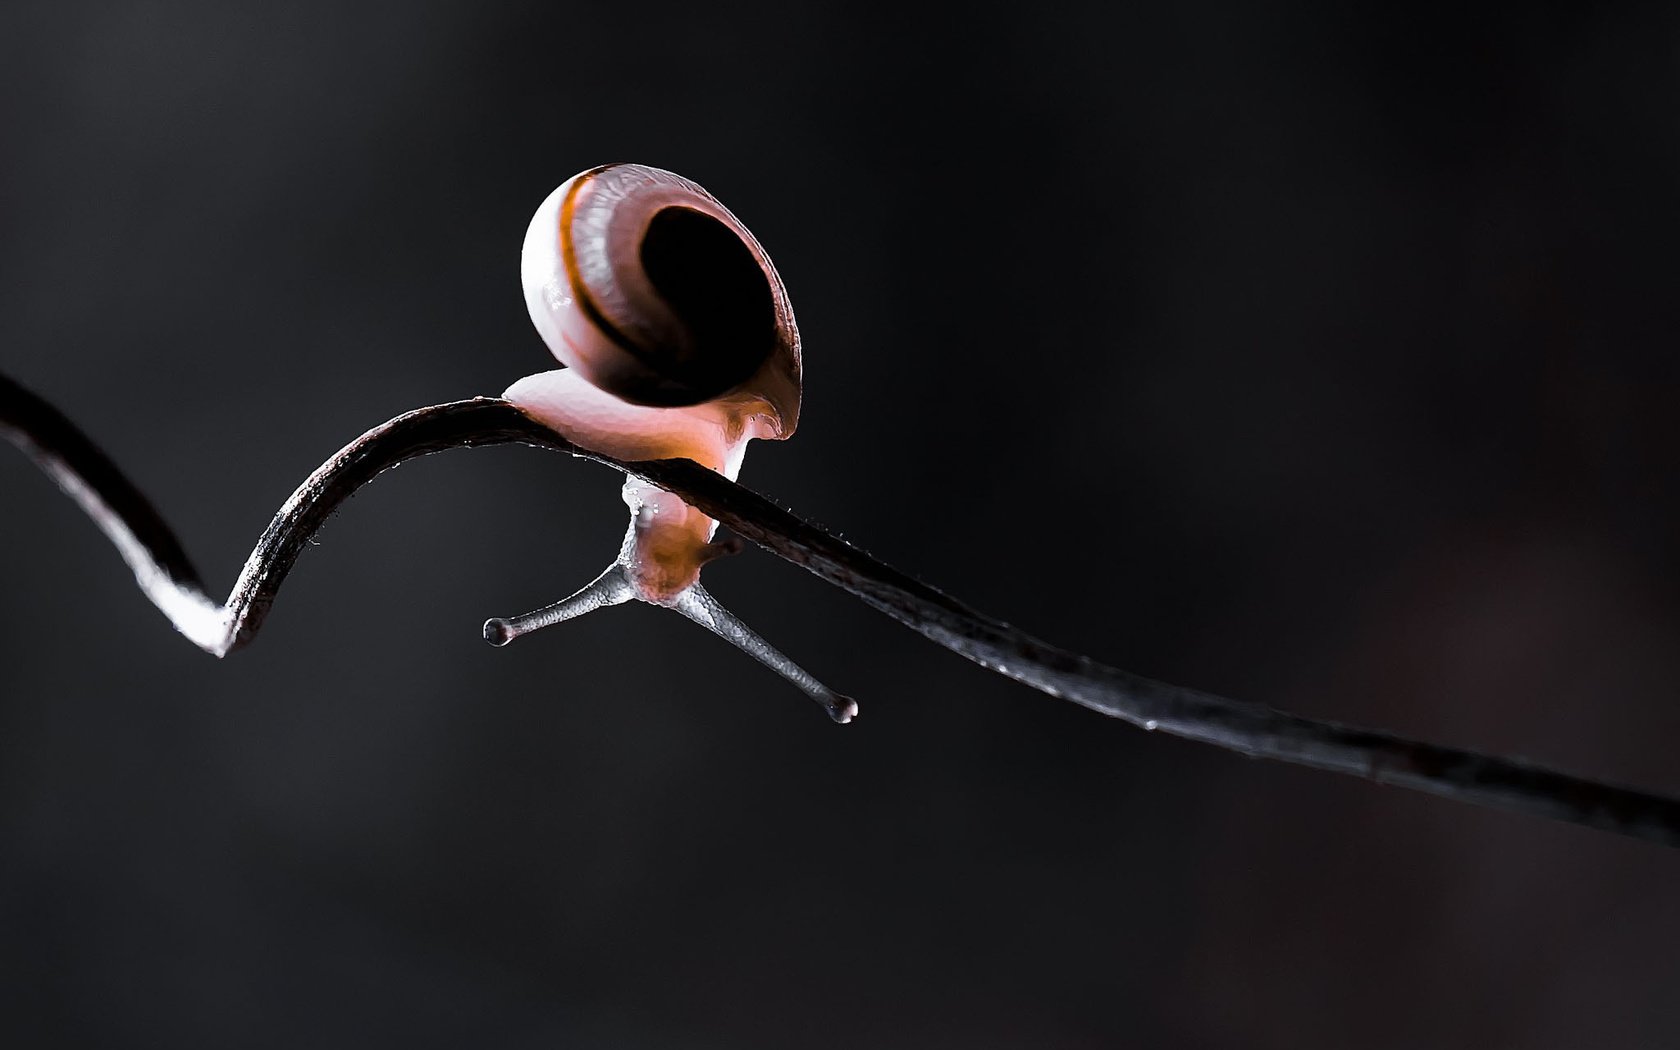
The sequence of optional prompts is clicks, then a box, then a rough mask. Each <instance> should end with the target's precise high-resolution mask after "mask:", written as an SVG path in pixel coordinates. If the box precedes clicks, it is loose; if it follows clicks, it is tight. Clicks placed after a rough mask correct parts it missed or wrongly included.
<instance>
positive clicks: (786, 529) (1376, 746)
mask: <svg viewBox="0 0 1680 1050" xmlns="http://www.w3.org/2000/svg"><path fill="white" fill-rule="evenodd" d="M0 432H3V433H4V434H5V436H6V437H8V438H9V439H11V440H12V441H13V442H14V443H15V444H17V445H18V446H19V447H20V448H22V449H23V450H24V451H25V452H26V453H28V454H29V455H30V456H31V457H32V458H33V459H34V460H35V461H36V462H37V463H38V464H40V466H41V467H42V468H43V469H44V470H45V471H46V472H47V473H48V474H50V475H51V476H52V477H53V478H54V480H56V481H57V482H58V484H59V486H60V487H61V488H63V489H64V491H65V492H66V493H67V494H68V495H69V496H70V497H71V498H72V499H74V500H75V501H76V502H77V503H78V504H80V505H81V507H82V509H83V510H85V511H86V512H87V513H88V514H89V516H90V517H92V518H93V520H94V521H95V522H96V523H97V524H98V525H99V527H100V528H101V529H102V530H104V532H105V534H106V535H107V536H108V537H110V539H111V541H112V542H113V543H114V544H115V545H116V547H117V549H118V550H119V551H120V552H121V553H122V556H123V558H124V559H125V560H126V561H127V562H128V564H129V566H130V567H131V568H132V569H133V570H134V574H135V577H136V579H137V580H138V581H139V584H140V587H141V589H142V590H144V591H145V593H146V595H147V596H148V597H149V598H151V600H152V601H153V603H154V604H156V605H157V606H158V607H159V608H160V609H162V610H163V612H164V613H165V615H167V616H169V618H170V619H171V621H172V622H174V623H175V625H176V627H177V628H179V629H180V630H181V632H182V633H183V634H185V635H187V637H188V638H190V639H192V640H193V641H194V642H195V643H196V644H198V645H199V646H201V647H202V648H204V649H205V650H206V651H208V652H211V653H213V654H215V655H217V656H221V655H224V654H225V653H228V652H231V651H232V650H234V649H237V648H239V647H241V646H243V645H245V644H247V643H249V642H250V641H251V639H252V638H253V637H254V636H255V634H256V632H257V629H258V628H259V627H260V626H261V625H262V621H263V617H264V616H265V615H266V614H267V612H268V608H269V606H270V605H271V604H272V603H273V601H274V596H275V593H276V592H277V591H278V590H279V588H280V584H281V582H282V581H283V580H284V579H285V577H286V574H287V572H289V571H290V570H291V568H292V565H293V563H294V562H296V561H297V557H298V554H299V553H300V552H301V551H302V549H303V547H304V545H305V544H306V543H307V542H308V540H309V538H310V536H312V535H313V534H314V533H315V531H316V530H317V529H319V528H320V527H321V525H322V524H323V523H324V522H325V521H326V519H327V518H328V517H329V516H330V515H331V514H332V512H333V511H334V510H336V509H337V507H338V506H339V504H341V503H343V502H344V501H345V500H346V499H348V498H349V497H350V496H351V495H352V494H353V493H354V492H355V491H356V490H357V489H359V488H361V487H362V486H363V485H365V484H367V483H368V482H369V481H372V480H373V478H374V477H375V476H376V475H378V474H379V473H380V472H381V471H384V470H387V469H389V468H391V467H394V466H396V465H397V464H399V463H402V462H404V461H406V460H409V459H413V458H415V457H416V456H424V455H428V454H430V453H433V452H441V451H443V450H445V449H451V448H476V447H480V446H485V445H503V444H510V443H519V444H526V445H534V446H536V447H539V448H547V449H552V450H554V451H557V452H567V453H570V454H572V455H574V456H580V457H582V458H585V459H591V460H594V461H595V462H597V463H602V464H605V465H607V466H609V467H613V468H615V469H617V470H621V471H624V472H626V473H630V474H634V475H636V476H637V477H641V478H643V479H645V480H647V481H649V482H652V483H653V484H655V485H657V486H659V487H660V488H663V489H666V490H668V491H670V492H674V493H676V494H677V495H679V496H681V497H682V498H683V499H684V500H686V501H688V502H689V503H691V504H693V505H694V506H696V507H698V508H700V509H701V510H702V511H704V512H705V513H707V514H709V515H711V516H712V517H713V518H716V519H717V520H718V521H721V522H723V523H724V524H725V525H728V526H729V528H730V529H732V530H733V531H734V532H735V533H736V534H737V535H739V536H742V537H744V538H746V539H749V540H752V541H753V542H754V543H757V544H758V545H760V546H761V547H764V548H765V549H766V550H769V551H772V552H773V553H775V554H778V555H780V556H781V557H783V558H785V559H787V560H788V561H790V562H792V563H794V564H795V565H799V566H802V567H804V568H805V569H808V570H809V571H811V572H812V573H815V574H816V575H817V576H819V577H821V578H822V579H824V580H827V581H828V582H829V583H832V584H834V585H835V586H837V587H839V588H841V589H842V590H845V591H846V592H848V593H850V594H852V595H854V596H856V597H858V598H860V599H862V600H863V601H864V602H866V603H867V604H869V605H871V606H873V607H874V608H876V609H879V610H880V611H881V612H884V613H886V614H887V615H888V616H891V617H892V618H893V619H895V620H897V621H899V622H900V623H902V624H905V625H906V626H908V627H910V628H912V629H913V630H915V631H917V632H919V633H921V634H922V635H924V636H926V637H928V638H930V639H932V640H933V641H935V642H937V643H939V644H940V645H943V646H945V647H946V648H947V649H950V650H951V651H953V652H955V653H958V654H960V655H962V656H965V657H967V658H968V659H970V660H973V661H974V662H975V663H978V664H980V665H981V666H983V667H987V668H990V669H991V670H993V671H996V672H998V673H999V674H1002V675H1006V676H1008V677H1010V678H1013V679H1015V680H1016V681H1018V682H1021V683H1023V684H1025V685H1029V686H1032V687H1033V688H1034V689H1038V690H1040V691H1042V692H1045V693H1049V694H1050V695H1051V696H1056V697H1061V698H1063V699H1066V700H1072V701H1073V702H1074V703H1077V704H1081V705H1083V706H1085V707H1088V708H1090V709H1092V710H1093V711H1098V712H1101V713H1102V714H1105V715H1109V716H1111V717H1114V718H1120V719H1124V720H1125V721H1127V722H1130V723H1132V724H1133V725H1137V726H1141V727H1142V728H1144V729H1148V730H1159V731H1161V732H1163V733H1170V734H1172V735H1174V736H1180V737H1185V738H1187V739H1190V740H1200V741H1202V742H1204V743H1209V744H1213V745H1215V746H1218V747H1222V748H1226V749H1227V750H1231V751H1236V752H1239V753H1241V754H1244V755H1248V756H1250V757H1254V758H1270V759H1276V760H1278V761H1282V762H1291V763H1294V764H1296V765H1302V766H1311V767H1313V768H1316V769H1328V770H1333V771H1335V772H1338V773H1349V774H1352V775H1354V776H1358V777H1363V778H1366V779H1368V780H1374V781H1376V782H1378V783H1381V784H1395V785H1399V786H1402V787H1408V788H1413V789H1415V790H1418V791H1425V792H1429V793H1430V794H1435V795H1442V796H1445V797H1447V798H1454V799H1458V800H1459V801H1461V802H1469V803H1472V804H1475V805H1481V806H1491V807H1494V808H1499V809H1507V810H1513V811H1516V812H1521V813H1530V814H1534V815H1537V816H1545V817H1552V818H1555V819H1558V820H1565V821H1570V822H1573V823H1576V824H1583V825H1586V826H1588V827H1593V828H1599V829H1601V830H1605V831H1611V832H1615V833H1617V834H1621V835H1628V836H1632V837H1634V838H1641V839H1647V840H1650V841H1653V842H1660V843H1663V844H1665V845H1669V846H1680V800H1675V799H1671V798H1665V797H1663V796H1660V795H1656V794H1651V793H1647V792H1642V791H1636V790H1632V789H1628V788H1621V787H1615V786H1611V785H1608V784H1603V783H1599V782H1596V781H1592V780H1586V779H1583V778H1580V777H1575V776H1570V775H1568V774H1565V773H1560V772H1557V771H1554V770H1551V769H1546V768H1544V767H1541V766H1537V765H1533V764H1530V763H1526V762H1519V761H1514V760H1511V759H1504V758H1496V757H1493V756H1489V755H1483V754H1478V753H1476V752H1473V751H1465V750H1461V749H1458V748H1450V747H1441V746H1438V745H1435V744H1427V743H1423V742H1421V741H1416V740H1408V739H1406V738H1404V737H1400V736H1396V735H1394V734H1391V733H1386V732H1380V731H1377V730H1370V729H1358V728H1353V727H1349V726H1342V725H1337V724H1334V723H1331V722H1320V721H1314V720H1312V719H1307V718H1301V717H1298V716H1296V715H1291V714H1288V713H1287V712H1283V711H1278V710H1275V709H1273V708H1270V707H1265V706H1263V705H1260V704H1251V703H1244V702H1241V701H1237V700H1228V699H1225V698H1223V697H1219V696H1214V695H1212V694H1209V693H1203V692H1198V691H1196V690H1193V689H1185V688H1182V687H1179V686H1174V685H1167V684H1165V683H1163V682H1156V681H1153V680H1151V679H1148V678H1143V677H1141V676H1139V675H1134V674H1130V673H1128V672H1126V671H1121V670H1118V669H1116V668H1113V667H1108V666H1105V665H1103V664H1100V663H1097V662H1096V661H1094V660H1092V659H1090V658H1089V657H1085V656H1080V655H1079V654H1077V653H1071V652H1068V651H1066V650H1064V649H1058V648H1056V647H1054V646H1051V645H1047V644H1045V643H1044V642H1041V641H1039V640H1038V639H1036V638H1033V637H1032V636H1030V635H1028V634H1026V633H1024V632H1022V631H1019V630H1017V629H1015V628H1013V627H1011V626H1009V625H1008V624H1006V623H1003V622H1001V621H998V620H994V619H992V618H991V617H988V616H985V615H982V614H980V613H978V612H975V611H974V610H972V609H970V608H968V607H967V606H965V605H963V604H961V603H960V602H958V601H956V600H955V599H953V598H951V597H949V596H948V595H946V594H944V593H942V592H940V591H938V590H936V589H934V588H933V587H929V586H928V585H926V584H924V583H920V582H918V581H916V580H914V579H912V578H910V577H909V576H906V575H905V574H903V573H901V572H899V571H898V570H896V569H893V568H891V567H890V566H887V565H884V564H882V563H881V562H879V561H877V560H875V559H874V558H872V557H870V556H869V555H867V554H865V553H864V552H863V551H861V550H858V549H857V548H856V547H853V546H852V545H851V544H849V543H847V542H846V541H844V540H842V539H839V538H838V537H836V536H833V535H830V534H829V533H827V532H824V531H823V530H821V529H819V528H817V527H815V526H813V525H810V524H808V523H806V522H804V521H801V520H800V519H799V518H797V517H795V516H793V515H792V514H790V513H788V512H787V511H785V510H782V509H781V508H780V507H777V506H776V505H775V504H773V503H771V502H770V501H768V500H766V499H765V498H764V497H762V496H759V495H758V494H756V493H754V492H752V491H750V490H748V489H745V488H742V487H741V486H739V485H737V484H735V483H733V482H731V481H728V480H727V479H725V478H723V477H722V476H720V475H718V474H715V473H713V472H712V471H709V470H707V469H705V468H704V467H701V466H699V465H697V464H695V463H692V462H689V461H688V460H657V461H653V462H641V463H626V462H621V461H618V460H615V459H612V458H611V457H609V456H603V455H600V454H598V453H594V452H590V451H588V450H587V449H583V448H579V447H578V446H576V445H573V444H572V443H570V442H568V441H567V440H565V439H564V438H562V437H561V436H560V435H559V434H556V433H555V432H553V431H551V430H549V429H548V428H547V427H544V426H542V425H541V424H539V423H537V422H535V421H533V420H532V419H530V418H529V417H527V416H526V415H524V413H522V412H520V411H519V410H518V409H517V408H515V407H514V406H513V405H511V404H509V403H508V402H506V401H501V400H498V399H494V398H473V399H472V400H468V401H453V402H450V403H448V404H443V405H434V406H431V407H429V408H421V409H417V410H415V411H413V412H409V413H406V414H404V415H401V416H398V417H397V418H395V419H393V420H391V421H390V422H388V423H385V424H382V425H380V426H378V427H375V428H374V429H372V430H370V431H368V432H367V433H366V434H363V435H362V436H361V437H359V438H357V439H356V440H355V441H352V442H351V443H350V444H349V445H346V446H345V447H344V448H343V449H342V450H341V451H339V452H338V453H337V454H336V455H334V456H333V457H332V458H331V459H329V460H327V461H326V462H325V463H323V464H322V465H321V467H320V468H319V469H317V470H316V471H315V472H314V473H313V474H311V475H310V476H309V478H308V480H306V481H305V482H304V483H303V484H302V485H301V486H300V487H299V488H298V490H297V491H296V492H294V493H293V494H292V496H291V498H290V499H288V500H287V501H286V503H285V505H284V506H282V507H281V508H280V512H279V513H278V514H276V515H275V517H274V520H273V521H272V522H271V523H270V524H269V526H268V528H267V529H266V530H265V531H264V532H263V535H262V538H261V539H260V540H258V541H257V546H256V549H255V550H253V551H252V552H251V556H250V558H249V559H248V560H247V561H246V563H245V567H244V569H243V570H242V571H241V572H240V574H239V579H238V582H237V583H235V584H234V588H233V592H232V593H231V594H230V595H229V596H228V600H227V602H226V603H225V604H223V605H218V604H216V603H215V602H214V601H213V600H212V599H211V598H210V597H209V596H208V594H207V593H206V592H205V590H204V586H203V584H202V583H201V582H200V579H199V576H198V574H197V572H196V571H195V570H194V569H193V567H192V564H191V562H190V561H189V560H188V559H187V556H186V554H185V552H184V551H183V550H182V549H181V545H180V543H179V542H178V541H177V540H176V538H175V535H174V533H173V532H172V531H171V530H170V528H169V526H168V525H166V524H165V523H164V521H163V519H162V518H161V517H159V515H158V514H157V512H156V511H155V510H154V509H153V508H152V506H151V504H150V503H149V502H147V500H146V498H145V497H144V496H143V495H142V494H141V493H140V491H139V490H138V489H136V488H135V487H134V486H133V485H132V484H131V483H130V482H129V481H128V480H127V479H126V478H125V477H124V476H123V475H122V473H121V472H120V471H119V470H118V469H117V468H116V466H115V465H114V464H112V462H111V461H110V459H109V458H107V457H106V456H105V455H104V453H102V452H100V451H99V449H98V448H97V447H96V446H94V444H93V443H92V442H91V441H89V440H88V438H87V437H86V436H85V435H84V434H82V433H81V431H79V430H78V429H77V428H76V427H75V425H74V424H72V423H71V422H70V421H69V420H68V419H66V418H65V417H64V416H63V414H61V413H60V412H59V411H58V410H57V409H55V408H53V407H52V406H51V405H50V404H48V403H47V402H46V401H44V400H42V399H41V398H39V397H37V396H35V395H34V394H31V393H30V392H29V391H27V390H25V389H23V388H22V387H21V386H19V385H17V384H16V383H15V382H13V381H12V380H10V379H8V378H7V377H5V376H4V375H0Z"/></svg>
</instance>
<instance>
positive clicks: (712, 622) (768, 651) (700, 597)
mask: <svg viewBox="0 0 1680 1050" xmlns="http://www.w3.org/2000/svg"><path fill="white" fill-rule="evenodd" d="M666 607H667V608H670V609H675V610H676V611H677V612H680V613H682V614H683V615H684V616H686V617H688V618H689V619H690V620H693V621H694V622H695V623H697V624H699V625H700V626H702V627H704V628H705V629H706V630H708V631H711V632H712V633H713V634H715V635H717V636H718V637H719V638H722V639H723V640H724V641H726V642H729V643H731V644H732V645H734V646H736V647H737V648H738V649H740V650H741V651H742V652H744V653H746V654H747V655H748V656H750V657H752V658H753V659H754V660H757V661H758V662H759V663H761V664H763V665H764V666H766V667H768V668H770V670H772V671H774V672H776V673H777V674H779V675H781V676H782V677H783V678H786V679H787V680H788V681H790V682H792V683H793V684H794V685H796V686H798V687H799V690H800V691H801V692H803V693H804V694H805V695H807V696H809V697H810V698H811V699H813V700H815V701H816V702H817V703H819V704H821V705H823V709H824V710H826V711H827V712H828V716H829V717H830V718H832V719H834V720H835V721H836V722H840V723H846V722H850V721H851V720H852V719H854V718H856V717H857V713H858V705H857V701H856V700H853V699H852V698H851V697H849V696H842V695H841V694H839V693H836V692H835V691H834V690H832V689H830V688H829V687H828V686H826V685H823V684H822V683H821V682H819V681H817V680H816V679H815V678H814V677H812V676H811V673H810V672H809V671H807V670H805V669H804V668H803V667H800V666H799V665H798V664H796V663H794V662H793V661H792V660H789V659H788V658H787V657H786V656H783V655H782V653H781V651H780V650H778V649H777V648H776V647H775V646H773V645H771V644H770V643H769V642H767V641H765V640H764V639H763V638H761V637H759V635H758V633H757V632H756V631H754V630H753V629H752V628H751V627H748V626H747V625H746V624H745V623H742V622H741V620H740V619H739V618H738V617H737V616H736V615H735V614H734V613H732V612H730V611H729V610H728V609H725V608H724V607H723V606H722V605H719V604H718V601H717V599H716V598H713V597H712V596H711V595H710V594H709V593H707V591H706V589H705V588H704V587H702V586H700V585H699V584H695V585H694V586H692V587H690V588H688V589H687V590H686V591H683V592H682V593H681V594H679V595H677V596H676V598H675V599H673V600H672V601H670V602H669V603H667V605H666Z"/></svg>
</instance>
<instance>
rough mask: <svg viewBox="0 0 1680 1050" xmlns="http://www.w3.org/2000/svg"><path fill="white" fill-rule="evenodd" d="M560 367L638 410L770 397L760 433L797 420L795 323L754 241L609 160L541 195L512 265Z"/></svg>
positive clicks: (699, 203)
mask: <svg viewBox="0 0 1680 1050" xmlns="http://www.w3.org/2000/svg"><path fill="white" fill-rule="evenodd" d="M520 271H521V277H522V280H523V284H524V287H525V303H526V306H527V308H528V309H529V310H530V313H531V321H532V323H534V324H535V325H536V328H537V331H538V332H539V333H540V334H541V335H542V338H543V341H544V342H545V343H547V344H548V348H549V350H550V351H551V352H552V353H553V354H554V356H555V357H556V358H558V359H559V360H560V362H561V363H562V364H564V365H566V366H568V367H569V368H572V369H574V370H575V371H576V372H577V373H578V375H579V376H580V377H581V378H583V379H585V380H587V381H588V382H589V383H590V384H592V385H593V386H595V387H597V388H599V389H600V390H602V391H605V392H606V393H609V394H612V395H613V396H615V397H617V398H619V399H620V400H622V401H625V402H628V403H630V404H633V405H646V406H651V407H661V408H671V407H680V406H690V405H698V404H703V403H706V402H709V401H713V400H716V399H718V398H722V397H726V396H728V397H732V398H734V399H736V400H741V401H745V400H753V399H756V400H760V401H762V402H764V404H765V406H766V408H765V409H761V411H767V414H768V415H769V417H770V418H769V419H768V420H767V423H768V425H767V426H765V427H764V429H765V430H766V431H767V432H766V433H764V434H761V435H756V436H763V437H778V438H785V437H788V436H790V435H791V434H792V433H793V431H794V428H795V427H796V426H797V425H798V419H799V386H800V355H799V329H798V327H797V325H796V324H795V323H794V319H793V307H792V305H791V304H790V303H789V302H788V296H787V289H786V288H785V287H784V286H783V284H782V280H781V277H780V276H779V275H778V274H777V273H776V268H775V266H774V265H773V264H772V263H771V262H770V258H769V256H768V255H766V254H765V252H764V249H763V248H762V247H761V246H760V245H759V243H758V241H757V240H756V239H755V238H754V237H753V235H752V234H751V233H749V232H748V231H747V229H746V227H744V226H742V225H741V222H740V220H739V219H737V218H735V216H734V215H733V214H732V213H731V212H730V211H729V209H728V208H725V207H724V206H723V205H722V204H721V203H719V202H718V200H717V198H715V197H713V196H712V195H711V194H710V193H707V192H706V191H705V190H704V189H702V188H701V187H700V186H698V185H696V184H695V183H693V182H690V181H689V180H688V179H685V178H683V177H682V176H680V175H676V174H673V173H671V172H669V171H662V170H660V169H658V168H650V167H646V166H643V165H640V164H608V165H605V166H603V167H599V168H593V169H591V170H589V171H586V172H583V173H582V174H579V175H575V176H573V177H572V178H570V179H568V180H567V181H566V182H565V183H563V184H562V185H561V186H560V188H559V189H557V190H555V191H554V192H553V193H551V194H549V196H548V199H547V200H545V201H543V203H542V205H541V207H539V208H538V209H537V212H536V215H535V216H534V217H533V218H532V220H531V225H530V228H529V229H528V230H527V231H526V234H525V248H524V253H523V255H522V258H521V265H520Z"/></svg>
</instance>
